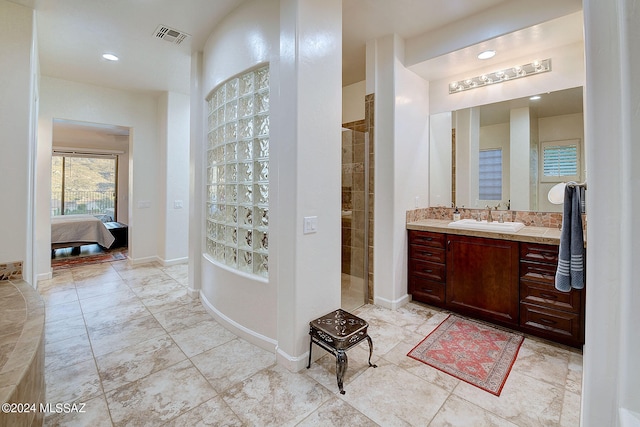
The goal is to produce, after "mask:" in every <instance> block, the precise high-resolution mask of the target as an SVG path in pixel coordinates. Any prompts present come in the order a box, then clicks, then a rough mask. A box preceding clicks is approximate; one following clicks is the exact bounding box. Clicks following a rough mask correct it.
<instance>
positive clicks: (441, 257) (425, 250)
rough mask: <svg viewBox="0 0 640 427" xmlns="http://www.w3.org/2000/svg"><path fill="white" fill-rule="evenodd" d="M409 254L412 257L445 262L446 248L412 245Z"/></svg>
mask: <svg viewBox="0 0 640 427" xmlns="http://www.w3.org/2000/svg"><path fill="white" fill-rule="evenodd" d="M409 248H410V249H409V256H410V257H411V258H415V259H420V260H423V261H430V262H439V263H444V261H445V251H444V249H439V248H434V247H430V246H427V247H425V246H422V245H411V246H409Z"/></svg>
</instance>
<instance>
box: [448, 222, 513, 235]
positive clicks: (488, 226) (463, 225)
mask: <svg viewBox="0 0 640 427" xmlns="http://www.w3.org/2000/svg"><path fill="white" fill-rule="evenodd" d="M448 227H449V228H457V229H460V230H482V231H502V232H505V233H517V232H518V231H520V230H522V229H523V228H524V224H523V223H521V222H508V221H505V222H498V221H495V220H494V221H493V222H487V221H486V220H484V221H476V220H475V219H461V220H460V221H454V222H450V223H449V225H448Z"/></svg>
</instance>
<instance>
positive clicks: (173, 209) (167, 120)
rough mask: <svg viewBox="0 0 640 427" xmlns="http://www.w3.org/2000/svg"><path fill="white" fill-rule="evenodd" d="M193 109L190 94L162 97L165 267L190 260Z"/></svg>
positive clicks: (162, 245)
mask: <svg viewBox="0 0 640 427" xmlns="http://www.w3.org/2000/svg"><path fill="white" fill-rule="evenodd" d="M189 108H190V100H189V96H188V95H184V94H180V93H176V92H165V93H164V94H162V95H161V96H160V99H159V109H158V113H159V114H158V123H159V124H160V129H159V131H158V134H159V139H160V147H162V149H161V150H160V153H159V154H160V162H159V163H160V167H161V170H160V172H161V176H162V177H163V179H164V181H163V184H164V185H162V188H161V190H162V191H160V193H159V195H160V197H159V201H158V204H159V207H160V208H159V224H158V225H159V230H158V254H159V256H160V259H161V261H162V262H163V264H164V265H171V264H176V263H180V262H184V261H187V259H188V257H189V246H188V245H189V233H188V232H187V231H186V230H188V229H189V138H190V135H189V134H190V129H189V124H190V114H189Z"/></svg>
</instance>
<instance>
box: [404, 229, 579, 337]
mask: <svg viewBox="0 0 640 427" xmlns="http://www.w3.org/2000/svg"><path fill="white" fill-rule="evenodd" d="M448 223H449V221H444V220H422V221H417V222H413V223H409V224H407V229H408V233H409V263H408V264H409V265H408V287H409V289H408V292H409V294H411V295H412V298H413V300H415V301H420V302H424V303H426V304H430V305H434V306H438V307H442V308H444V309H447V310H451V311H454V312H457V313H460V314H464V315H467V316H469V317H473V318H477V319H481V320H485V321H489V322H492V323H495V324H497V325H501V326H506V327H509V328H512V329H516V330H520V331H522V332H526V333H529V334H531V335H535V336H539V337H542V338H545V339H548V340H551V341H555V342H558V343H561V344H566V345H570V346H573V347H581V346H582V345H583V344H584V299H585V292H584V290H576V289H573V290H571V291H570V292H560V291H557V290H556V289H555V286H554V277H555V271H556V266H557V263H558V245H559V236H560V233H559V231H558V230H553V229H547V228H544V227H525V228H524V229H522V230H521V231H519V232H516V233H499V232H489V231H481V230H459V229H451V228H448V227H447V224H448Z"/></svg>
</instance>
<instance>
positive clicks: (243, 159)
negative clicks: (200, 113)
mask: <svg viewBox="0 0 640 427" xmlns="http://www.w3.org/2000/svg"><path fill="white" fill-rule="evenodd" d="M207 103H208V107H209V120H208V142H207V175H206V182H207V195H206V201H207V203H206V209H207V212H206V218H207V220H206V222H207V230H206V233H207V238H206V253H207V254H208V255H209V256H210V257H211V258H213V259H214V260H215V261H217V262H220V263H223V264H225V265H227V266H229V267H232V268H235V269H237V270H240V271H243V272H245V273H249V274H254V275H258V276H262V277H268V264H269V66H263V67H260V68H258V69H254V70H251V71H248V72H246V73H244V74H242V75H240V76H238V77H235V78H232V79H230V80H228V81H227V82H225V83H222V84H221V85H219V86H218V87H217V88H216V89H215V90H214V91H213V92H212V93H211V95H210V96H209V97H208V98H207Z"/></svg>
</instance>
